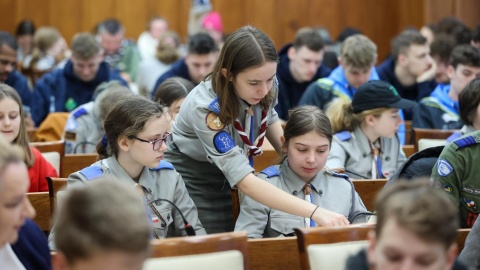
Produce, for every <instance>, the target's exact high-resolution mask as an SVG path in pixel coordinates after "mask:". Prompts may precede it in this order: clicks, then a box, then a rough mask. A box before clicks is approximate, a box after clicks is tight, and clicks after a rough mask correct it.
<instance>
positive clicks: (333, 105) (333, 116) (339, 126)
mask: <svg viewBox="0 0 480 270" xmlns="http://www.w3.org/2000/svg"><path fill="white" fill-rule="evenodd" d="M389 109H390V108H387V107H380V108H375V109H371V110H365V111H362V112H359V113H354V112H353V107H352V101H350V100H347V99H345V98H337V99H335V100H334V101H332V102H330V104H329V105H328V106H327V110H326V114H327V116H328V119H330V123H331V124H332V129H333V132H334V133H337V132H341V131H345V130H346V131H350V132H352V131H354V130H355V128H356V127H357V126H359V125H360V123H361V122H362V121H364V120H365V117H367V115H373V116H375V117H379V116H380V115H381V114H382V113H384V112H385V111H388V110H389Z"/></svg>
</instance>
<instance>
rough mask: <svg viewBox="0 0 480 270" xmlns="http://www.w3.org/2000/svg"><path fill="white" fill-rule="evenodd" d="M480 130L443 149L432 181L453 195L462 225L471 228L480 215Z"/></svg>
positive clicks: (434, 169) (433, 171)
mask: <svg viewBox="0 0 480 270" xmlns="http://www.w3.org/2000/svg"><path fill="white" fill-rule="evenodd" d="M479 160H480V131H476V132H473V133H470V134H467V135H465V136H463V137H461V138H459V139H457V140H455V141H453V142H452V143H449V144H448V145H447V146H445V148H444V149H443V152H442V154H441V155H440V157H439V158H438V161H437V164H435V167H433V170H432V177H431V180H432V181H434V182H435V187H436V188H442V189H443V190H445V192H447V193H448V194H450V195H451V196H452V199H453V201H454V202H455V205H456V206H457V207H458V210H459V214H460V226H461V227H463V228H465V227H468V228H471V227H472V226H473V224H474V223H475V220H476V218H477V217H478V213H479V212H480V166H479V165H478V164H479Z"/></svg>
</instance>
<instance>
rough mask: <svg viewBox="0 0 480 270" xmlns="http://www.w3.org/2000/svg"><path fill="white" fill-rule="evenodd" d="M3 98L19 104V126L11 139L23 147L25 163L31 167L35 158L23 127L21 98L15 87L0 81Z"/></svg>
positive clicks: (1, 97) (0, 97) (0, 94)
mask: <svg viewBox="0 0 480 270" xmlns="http://www.w3.org/2000/svg"><path fill="white" fill-rule="evenodd" d="M5 98H10V99H12V100H14V101H15V102H16V103H17V104H18V106H19V110H20V115H19V117H20V127H19V131H18V135H17V137H16V138H15V140H13V142H12V144H16V145H18V146H20V147H21V148H22V149H23V151H24V152H25V164H27V167H31V166H32V165H33V163H34V162H35V158H34V156H33V154H32V150H30V146H29V145H28V134H27V129H26V128H25V120H24V117H25V114H24V112H23V106H22V99H20V96H19V95H18V93H17V91H15V89H13V88H12V87H10V86H8V85H6V84H3V83H0V100H3V99H5Z"/></svg>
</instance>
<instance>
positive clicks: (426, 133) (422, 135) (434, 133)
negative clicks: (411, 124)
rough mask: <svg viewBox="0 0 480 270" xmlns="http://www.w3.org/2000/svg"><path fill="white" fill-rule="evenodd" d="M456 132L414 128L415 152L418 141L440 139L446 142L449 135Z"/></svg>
mask: <svg viewBox="0 0 480 270" xmlns="http://www.w3.org/2000/svg"><path fill="white" fill-rule="evenodd" d="M455 131H458V130H453V129H450V130H442V129H428V128H414V129H413V135H414V138H415V143H414V146H415V152H418V141H419V140H420V139H440V140H446V139H447V138H448V137H450V135H452V134H453V133H454V132H455Z"/></svg>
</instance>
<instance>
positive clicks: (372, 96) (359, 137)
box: [326, 81, 415, 179]
mask: <svg viewBox="0 0 480 270" xmlns="http://www.w3.org/2000/svg"><path fill="white" fill-rule="evenodd" d="M413 106H415V102H413V101H410V100H407V99H403V98H401V97H400V96H399V95H398V92H397V90H396V89H395V88H394V87H393V86H392V85H390V84H389V83H387V82H384V81H369V82H367V83H365V84H363V85H362V86H360V87H359V88H358V90H357V92H356V93H355V95H354V96H353V99H352V101H351V102H350V101H347V100H345V99H340V98H339V99H336V100H335V101H333V102H332V103H331V104H330V106H329V107H328V108H327V111H326V113H327V116H328V117H329V118H330V121H331V123H332V128H333V130H334V132H337V133H336V134H335V136H333V143H332V150H331V151H330V155H329V157H328V160H327V167H329V168H332V169H341V170H345V172H346V173H347V174H348V175H349V176H350V177H352V178H355V179H379V178H389V177H391V176H393V174H394V173H395V171H396V170H397V168H398V167H399V166H400V165H401V164H402V163H403V162H404V161H405V160H406V157H405V154H404V153H403V150H402V146H401V144H400V140H399V138H398V135H397V131H398V127H399V126H400V124H402V123H403V121H402V119H401V118H400V115H399V114H398V113H399V109H410V108H412V107H413Z"/></svg>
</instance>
